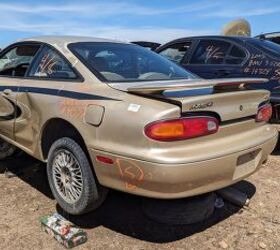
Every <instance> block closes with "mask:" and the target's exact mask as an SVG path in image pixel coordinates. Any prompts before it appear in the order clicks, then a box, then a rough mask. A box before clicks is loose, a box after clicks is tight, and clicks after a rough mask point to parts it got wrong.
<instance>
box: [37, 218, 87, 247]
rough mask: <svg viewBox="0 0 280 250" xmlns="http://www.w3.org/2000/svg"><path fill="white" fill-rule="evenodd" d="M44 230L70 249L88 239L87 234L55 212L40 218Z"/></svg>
mask: <svg viewBox="0 0 280 250" xmlns="http://www.w3.org/2000/svg"><path fill="white" fill-rule="evenodd" d="M40 222H41V227H42V230H43V231H44V232H46V233H47V234H49V235H51V236H52V237H53V238H55V239H56V240H57V241H58V242H59V243H60V244H62V245H64V246H65V247H66V248H68V249H70V248H73V247H75V246H78V245H81V244H83V243H85V242H86V241H87V234H86V232H84V231H83V230H81V229H79V228H77V227H76V226H74V225H73V224H72V223H71V222H70V221H68V220H66V219H65V218H63V217H62V216H61V215H59V214H57V213H55V214H53V215H48V216H44V217H42V218H41V219H40Z"/></svg>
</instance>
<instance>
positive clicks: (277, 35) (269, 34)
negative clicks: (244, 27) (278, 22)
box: [256, 31, 280, 38]
mask: <svg viewBox="0 0 280 250" xmlns="http://www.w3.org/2000/svg"><path fill="white" fill-rule="evenodd" d="M259 37H265V38H275V37H280V32H279V31H278V32H270V33H263V34H260V35H257V36H256V38H259Z"/></svg>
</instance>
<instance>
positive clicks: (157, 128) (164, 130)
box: [145, 117, 219, 141]
mask: <svg viewBox="0 0 280 250" xmlns="http://www.w3.org/2000/svg"><path fill="white" fill-rule="evenodd" d="M218 128H219V122H218V120H217V119H216V118H214V117H188V118H180V119H174V120H163V121H157V122H153V123H150V124H148V125H147V126H146V127H145V134H146V136H147V137H149V138H151V139H154V140H157V141H176V140H184V139H190V138H196V137H200V136H205V135H210V134H214V133H216V132H217V131H218Z"/></svg>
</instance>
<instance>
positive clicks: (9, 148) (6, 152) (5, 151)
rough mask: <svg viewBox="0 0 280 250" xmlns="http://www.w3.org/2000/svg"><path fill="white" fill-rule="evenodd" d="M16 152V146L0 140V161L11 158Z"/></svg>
mask: <svg viewBox="0 0 280 250" xmlns="http://www.w3.org/2000/svg"><path fill="white" fill-rule="evenodd" d="M16 150H17V148H16V146H14V145H12V144H10V143H8V142H6V141H4V140H2V139H0V160H4V159H5V158H7V157H10V156H12V155H13V154H14V153H15V151H16Z"/></svg>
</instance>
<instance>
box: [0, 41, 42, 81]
mask: <svg viewBox="0 0 280 250" xmlns="http://www.w3.org/2000/svg"><path fill="white" fill-rule="evenodd" d="M39 48H40V45H19V46H16V47H14V48H12V49H11V50H9V51H8V52H7V53H5V54H4V55H2V57H1V58H0V75H6V76H24V75H25V73H26V72H27V70H28V67H29V65H30V63H31V61H32V59H33V58H34V56H35V54H36V52H37V51H38V49H39Z"/></svg>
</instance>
